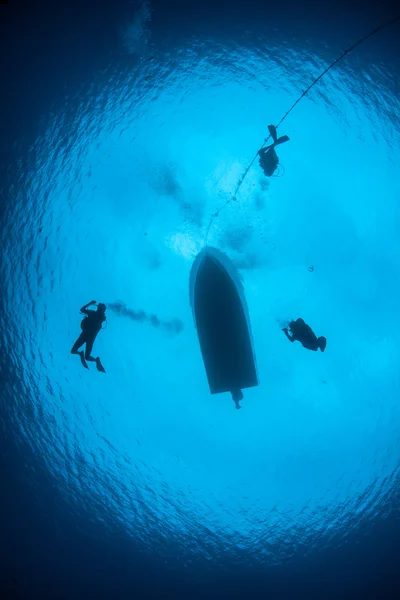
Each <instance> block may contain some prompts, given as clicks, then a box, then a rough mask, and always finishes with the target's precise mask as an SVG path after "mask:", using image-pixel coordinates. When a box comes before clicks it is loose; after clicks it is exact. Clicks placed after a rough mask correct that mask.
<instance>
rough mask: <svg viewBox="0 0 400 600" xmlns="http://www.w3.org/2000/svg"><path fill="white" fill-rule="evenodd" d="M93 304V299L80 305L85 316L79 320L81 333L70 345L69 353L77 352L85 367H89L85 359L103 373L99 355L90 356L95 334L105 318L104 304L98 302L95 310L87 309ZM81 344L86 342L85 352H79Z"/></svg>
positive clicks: (99, 329)
mask: <svg viewBox="0 0 400 600" xmlns="http://www.w3.org/2000/svg"><path fill="white" fill-rule="evenodd" d="M93 304H96V301H95V300H92V301H91V302H88V304H85V306H82V308H81V310H80V312H81V313H82V314H84V315H85V318H84V319H82V321H81V329H82V333H81V335H80V336H79V337H78V339H77V340H76V342H75V344H74V345H73V346H72V349H71V354H79V356H80V358H81V363H82V365H83V366H84V367H85V369H88V368H89V367H88V365H87V362H86V361H89V362H95V363H96V367H97V370H98V371H101V372H102V373H105V369H104V367H103V365H102V364H101V361H100V357H99V356H98V357H97V358H94V356H91V352H92V348H93V344H94V341H95V339H96V336H97V334H98V333H99V331H101V328H102V325H103V323H104V321H106V320H107V319H106V315H105V312H106V305H105V304H103V303H102V302H99V304H98V305H97V310H88V306H92V305H93ZM83 344H86V350H85V352H83V350H81V351H80V352H79V348H81V346H83Z"/></svg>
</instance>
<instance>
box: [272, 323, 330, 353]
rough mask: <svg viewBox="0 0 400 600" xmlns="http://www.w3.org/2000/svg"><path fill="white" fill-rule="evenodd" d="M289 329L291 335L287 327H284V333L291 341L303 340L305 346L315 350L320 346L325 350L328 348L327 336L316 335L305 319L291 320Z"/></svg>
mask: <svg viewBox="0 0 400 600" xmlns="http://www.w3.org/2000/svg"><path fill="white" fill-rule="evenodd" d="M289 329H290V333H291V334H292V335H291V336H290V335H289V332H288V329H287V327H284V328H283V329H282V331H283V333H284V334H285V335H286V337H287V339H288V340H290V341H291V342H296V341H298V342H301V344H303V346H304V348H307V350H314V351H315V352H316V351H317V350H318V348H319V349H320V350H321V352H323V351H324V350H325V348H326V338H324V337H319V338H317V336H316V335H315V333H314V332H313V330H312V329H311V327H310V326H309V325H307V323H305V322H304V321H303V319H297V321H291V322H290V323H289Z"/></svg>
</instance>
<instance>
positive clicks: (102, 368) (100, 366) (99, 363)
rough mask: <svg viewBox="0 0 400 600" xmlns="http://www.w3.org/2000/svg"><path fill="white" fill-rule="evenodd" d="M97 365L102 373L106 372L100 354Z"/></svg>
mask: <svg viewBox="0 0 400 600" xmlns="http://www.w3.org/2000/svg"><path fill="white" fill-rule="evenodd" d="M96 367H97V370H98V371H100V372H101V373H105V372H106V370H105V368H104V367H103V365H102V364H101V360H100V357H99V356H98V357H97V358H96Z"/></svg>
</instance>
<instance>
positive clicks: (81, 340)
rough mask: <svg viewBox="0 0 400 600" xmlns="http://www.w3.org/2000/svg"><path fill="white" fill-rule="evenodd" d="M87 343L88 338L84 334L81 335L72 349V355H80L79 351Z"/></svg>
mask: <svg viewBox="0 0 400 600" xmlns="http://www.w3.org/2000/svg"><path fill="white" fill-rule="evenodd" d="M85 342H86V336H85V334H84V333H83V332H82V333H81V335H80V336H79V337H78V339H77V340H76V342H75V344H74V345H73V346H72V348H71V354H79V352H78V350H79V348H80V347H81V346H83V344H84V343H85Z"/></svg>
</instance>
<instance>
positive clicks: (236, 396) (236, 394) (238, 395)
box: [231, 388, 243, 410]
mask: <svg viewBox="0 0 400 600" xmlns="http://www.w3.org/2000/svg"><path fill="white" fill-rule="evenodd" d="M231 394H232V400H233V401H234V403H235V408H236V410H239V408H242V407H241V406H240V404H239V402H240V400H243V392H242V390H239V388H236V389H234V390H232V391H231Z"/></svg>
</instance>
